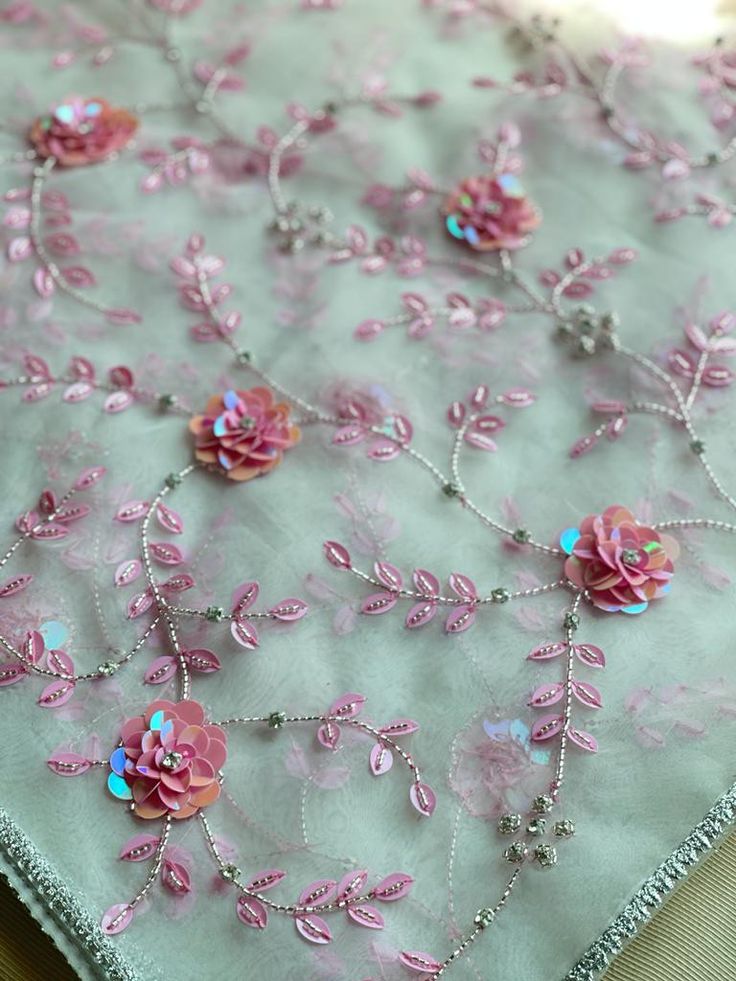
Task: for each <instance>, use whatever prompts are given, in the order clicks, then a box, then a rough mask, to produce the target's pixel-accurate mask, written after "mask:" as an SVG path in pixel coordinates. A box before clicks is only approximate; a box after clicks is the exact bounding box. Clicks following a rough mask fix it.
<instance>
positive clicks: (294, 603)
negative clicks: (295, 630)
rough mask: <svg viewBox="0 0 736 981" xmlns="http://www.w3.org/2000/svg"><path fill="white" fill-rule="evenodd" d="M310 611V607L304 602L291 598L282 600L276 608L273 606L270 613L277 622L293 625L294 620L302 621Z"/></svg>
mask: <svg viewBox="0 0 736 981" xmlns="http://www.w3.org/2000/svg"><path fill="white" fill-rule="evenodd" d="M308 610H309V607H308V606H307V604H306V603H305V602H304V600H300V599H295V598H294V597H291V596H290V597H288V598H287V599H284V600H281V602H280V603H277V604H276V606H272V607H271V609H270V610H269V611H268V612H269V613H270V614H271V616H272V617H275V618H276V619H277V620H283V621H284V622H285V623H292V622H293V621H294V620H301V618H302V617H303V616H305V615H306V613H307V612H308Z"/></svg>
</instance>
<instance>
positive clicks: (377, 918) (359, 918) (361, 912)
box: [348, 903, 384, 930]
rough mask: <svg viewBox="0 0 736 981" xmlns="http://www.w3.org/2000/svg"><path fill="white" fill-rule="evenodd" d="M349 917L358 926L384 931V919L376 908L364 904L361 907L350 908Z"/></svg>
mask: <svg viewBox="0 0 736 981" xmlns="http://www.w3.org/2000/svg"><path fill="white" fill-rule="evenodd" d="M348 916H349V917H350V919H351V920H352V921H353V922H354V923H357V924H358V926H362V927H368V929H369V930H383V926H384V923H383V917H382V916H381V914H380V913H379V912H378V910H377V909H376V907H375V906H371V905H369V904H368V903H362V904H361V905H359V906H348Z"/></svg>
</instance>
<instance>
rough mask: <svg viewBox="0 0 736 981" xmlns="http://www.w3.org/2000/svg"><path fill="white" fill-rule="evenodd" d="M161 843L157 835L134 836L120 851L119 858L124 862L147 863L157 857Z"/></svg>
mask: <svg viewBox="0 0 736 981" xmlns="http://www.w3.org/2000/svg"><path fill="white" fill-rule="evenodd" d="M159 841H160V839H159V838H156V837H155V835H149V834H145V833H143V834H139V835H134V837H132V838H131V839H130V840H129V841H126V842H125V844H124V845H123V847H122V848H121V849H120V854H119V856H118V858H121V859H122V860H123V861H124V862H146V861H148V859H149V858H153V856H154V855H155V853H156V849H157V848H158V845H159Z"/></svg>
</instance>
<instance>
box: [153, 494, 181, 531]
mask: <svg viewBox="0 0 736 981" xmlns="http://www.w3.org/2000/svg"><path fill="white" fill-rule="evenodd" d="M156 520H157V521H158V523H159V524H160V525H161V527H162V528H164V529H165V530H166V531H170V532H171V533H172V534H173V535H181V533H182V532H183V531H184V522H183V521H182V520H181V516H180V515H179V514H177V513H176V511H173V510H172V509H171V508H169V507H167V506H166V505H165V504H164V503H163V501H159V502H158V504H157V505H156Z"/></svg>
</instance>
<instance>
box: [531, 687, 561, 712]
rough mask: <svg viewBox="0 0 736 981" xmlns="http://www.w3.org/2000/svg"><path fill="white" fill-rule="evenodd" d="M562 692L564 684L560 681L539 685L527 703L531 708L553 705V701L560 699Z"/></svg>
mask: <svg viewBox="0 0 736 981" xmlns="http://www.w3.org/2000/svg"><path fill="white" fill-rule="evenodd" d="M564 694H565V684H564V682H562V681H558V682H555V683H553V684H544V685H540V686H539V688H537V689H536V690H535V691H534V693H533V694H532V697H531V698H530V699H529V705H531V706H532V707H533V708H544V707H545V706H547V705H554V704H555V702H559V701H560V699H561V698H562V696H563V695H564Z"/></svg>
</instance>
